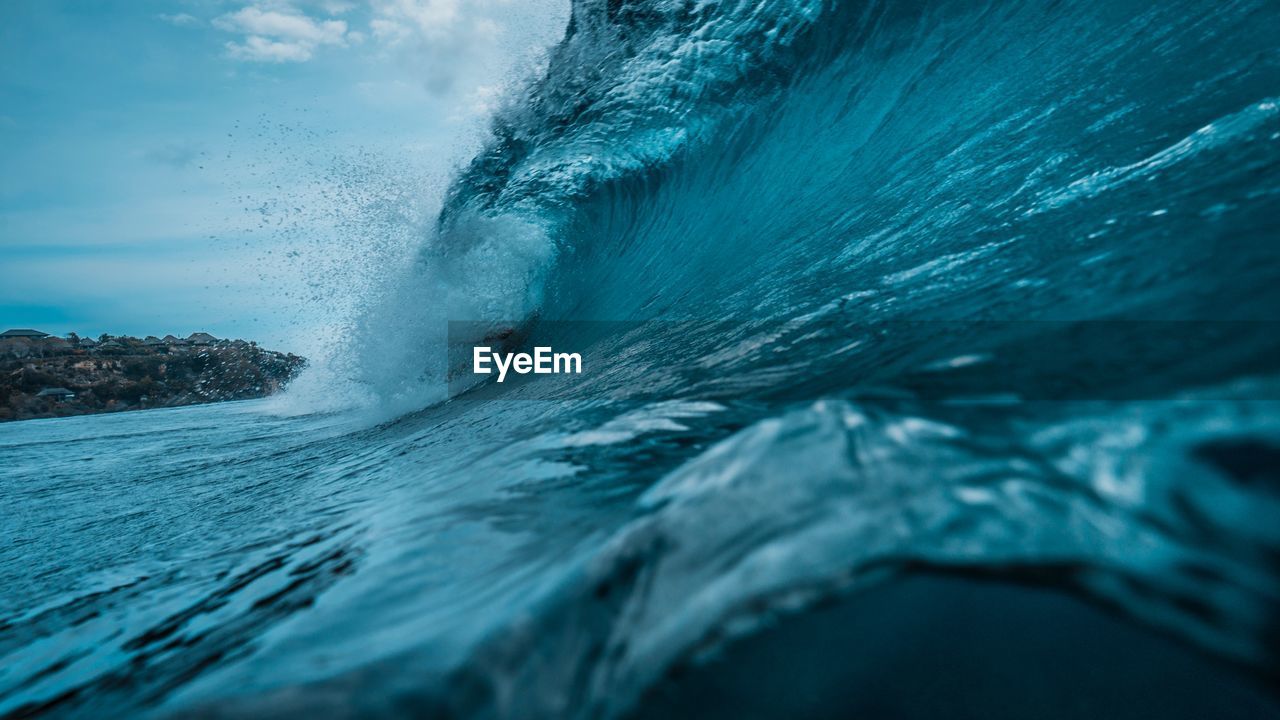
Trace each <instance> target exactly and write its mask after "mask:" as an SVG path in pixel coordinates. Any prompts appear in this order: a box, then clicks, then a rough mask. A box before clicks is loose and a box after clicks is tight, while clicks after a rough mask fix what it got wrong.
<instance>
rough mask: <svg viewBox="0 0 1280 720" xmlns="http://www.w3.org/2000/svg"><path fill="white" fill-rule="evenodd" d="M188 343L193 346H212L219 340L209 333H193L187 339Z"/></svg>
mask: <svg viewBox="0 0 1280 720" xmlns="http://www.w3.org/2000/svg"><path fill="white" fill-rule="evenodd" d="M187 342H189V343H191V344H192V345H212V344H214V343H216V342H218V338H216V337H214V336H212V335H210V334H209V333H204V332H198V333H191V335H189V336H188V337H187Z"/></svg>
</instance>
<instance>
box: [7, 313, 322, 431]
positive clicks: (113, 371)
mask: <svg viewBox="0 0 1280 720" xmlns="http://www.w3.org/2000/svg"><path fill="white" fill-rule="evenodd" d="M14 333H22V334H16V335H15V334H14ZM305 363H306V361H305V360H304V359H303V358H301V357H298V356H297V355H293V354H287V353H279V352H273V351H271V350H265V349H263V348H260V347H258V345H257V343H253V342H246V341H243V340H218V339H216V338H214V337H212V336H210V335H207V334H205V333H196V334H194V335H192V336H190V337H189V338H187V339H179V338H176V337H174V336H172V335H170V336H167V337H166V338H164V339H163V340H162V339H159V338H154V337H149V338H146V339H139V338H134V337H116V336H110V335H103V336H101V337H100V338H98V339H97V340H92V339H88V338H83V339H82V338H79V337H77V336H75V335H74V334H73V335H70V336H68V337H67V338H59V337H52V336H43V333H36V332H34V331H9V332H7V333H4V334H2V335H0V422H2V421H6V420H27V419H32V418H45V417H63V416H68V415H83V414H88V413H99V412H115V411H120V410H139V409H144V408H156V407H173V406H178V405H193V404H198V403H208V402H218V401H222V400H245V399H250V398H258V397H264V396H266V395H270V394H272V393H274V392H276V391H278V390H280V389H281V388H282V387H283V386H284V385H285V384H286V383H287V382H288V381H289V380H290V379H292V378H293V377H294V376H295V375H296V374H297V372H298V371H299V370H300V369H301V368H302V366H303V365H304V364H305Z"/></svg>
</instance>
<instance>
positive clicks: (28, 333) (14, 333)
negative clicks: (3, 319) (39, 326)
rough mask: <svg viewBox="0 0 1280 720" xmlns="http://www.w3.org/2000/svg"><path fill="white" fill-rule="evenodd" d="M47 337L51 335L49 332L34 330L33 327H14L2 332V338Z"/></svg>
mask: <svg viewBox="0 0 1280 720" xmlns="http://www.w3.org/2000/svg"><path fill="white" fill-rule="evenodd" d="M47 337H49V333H47V332H40V331H39V330H32V329H31V328H14V329H12V330H5V331H4V332H2V333H0V340H14V339H17V338H22V339H24V340H41V339H44V338H47Z"/></svg>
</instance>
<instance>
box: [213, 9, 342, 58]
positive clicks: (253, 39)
mask: <svg viewBox="0 0 1280 720" xmlns="http://www.w3.org/2000/svg"><path fill="white" fill-rule="evenodd" d="M213 24H214V27H217V28H218V29H220V30H225V31H227V32H234V33H242V34H244V35H245V38H244V40H242V41H240V42H228V43H227V46H226V47H227V54H228V55H230V56H231V57H232V58H235V59H237V60H248V61H256V62H304V61H306V60H310V59H311V57H312V55H314V53H315V51H316V48H319V47H321V46H324V45H346V44H347V41H348V33H347V22H346V21H345V20H317V19H314V18H312V17H310V16H308V15H305V14H303V13H301V12H298V11H297V10H294V9H293V8H291V7H289V6H280V7H279V9H274V8H271V9H263V8H262V7H258V6H254V5H250V6H248V7H245V8H242V9H240V10H238V11H236V12H233V13H230V14H227V15H223V16H222V17H220V18H218V19H217V20H214V21H213Z"/></svg>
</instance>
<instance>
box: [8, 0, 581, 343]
mask: <svg viewBox="0 0 1280 720" xmlns="http://www.w3.org/2000/svg"><path fill="white" fill-rule="evenodd" d="M567 15H568V0H168V1H167V2H161V1H159V0H116V1H115V2H108V1H106V0H4V2H0V153H2V154H3V157H4V163H3V166H2V169H0V329H3V328H8V327H35V328H37V329H41V330H44V331H46V332H53V333H60V334H61V333H65V332H68V331H73V330H74V331H77V332H79V333H81V334H91V335H97V334H100V333H104V332H109V333H113V334H126V333H127V334H138V335H145V334H157V335H163V334H165V333H170V332H173V333H178V334H186V333H190V332H193V331H196V330H205V331H209V332H212V333H214V334H215V335H219V336H230V337H245V338H252V339H257V340H260V341H262V342H264V343H270V344H274V345H282V344H283V345H285V347H284V348H283V349H291V350H292V349H299V350H302V351H305V350H307V348H306V347H299V343H303V345H305V338H306V337H308V336H309V335H311V334H312V328H313V326H314V325H315V324H316V322H317V319H318V318H329V317H332V316H333V315H334V313H336V312H338V311H340V310H341V308H342V307H343V304H344V303H347V304H349V303H350V302H351V301H352V300H351V298H352V296H353V295H351V294H347V293H345V292H344V291H343V288H344V287H345V286H347V285H352V286H358V285H360V284H368V283H370V282H376V281H377V276H378V274H379V271H380V270H379V268H380V264H381V263H385V262H387V261H388V257H389V254H390V255H394V254H395V253H397V252H401V250H402V249H403V248H404V247H405V246H406V245H411V244H412V243H413V242H414V239H415V234H416V233H420V232H421V225H422V224H424V223H425V222H426V220H427V218H429V216H430V214H431V211H432V209H433V204H432V203H433V201H434V200H435V199H436V198H437V197H438V193H439V191H440V186H441V185H442V184H443V183H444V182H446V181H447V177H448V174H449V172H450V170H451V168H453V167H456V165H457V164H458V163H460V162H462V161H465V160H466V159H467V156H468V154H469V153H471V152H473V151H474V148H475V144H476V142H477V141H478V139H479V138H480V136H481V129H482V128H483V126H484V122H483V120H484V118H485V116H486V114H487V113H488V112H489V111H490V110H491V108H492V107H493V106H494V104H495V103H497V102H499V101H501V99H502V97H503V92H504V89H506V88H508V87H509V86H510V84H511V83H512V82H516V81H518V80H519V79H520V78H522V77H526V76H528V75H529V74H530V73H531V72H534V71H535V70H536V67H537V62H538V58H539V55H540V53H541V52H542V51H543V50H545V48H546V47H547V46H548V45H550V44H551V43H553V42H554V41H555V40H557V39H558V38H559V37H560V35H561V34H562V33H563V28H564V25H565V22H566V21H567Z"/></svg>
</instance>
